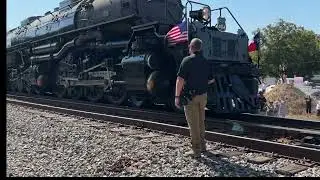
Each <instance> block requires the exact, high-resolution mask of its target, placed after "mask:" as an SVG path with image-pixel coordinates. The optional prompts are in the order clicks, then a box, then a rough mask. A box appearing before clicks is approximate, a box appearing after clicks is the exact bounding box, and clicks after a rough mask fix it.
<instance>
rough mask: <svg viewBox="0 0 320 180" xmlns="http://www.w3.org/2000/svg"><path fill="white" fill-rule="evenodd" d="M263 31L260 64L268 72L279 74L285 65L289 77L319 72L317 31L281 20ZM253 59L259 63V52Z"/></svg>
mask: <svg viewBox="0 0 320 180" xmlns="http://www.w3.org/2000/svg"><path fill="white" fill-rule="evenodd" d="M257 31H258V30H257ZM260 32H261V51H260V53H261V54H260V57H261V60H260V64H261V68H262V73H263V74H264V75H271V76H277V77H279V76H280V69H279V67H283V66H284V67H286V70H287V73H288V76H293V75H299V76H310V75H312V74H313V73H315V72H319V70H320V40H319V38H318V37H317V35H316V34H315V33H314V32H313V31H310V30H306V29H304V28H303V27H299V26H297V25H295V24H294V23H290V22H285V21H284V20H282V19H280V21H279V22H277V23H276V24H275V25H272V24H270V25H268V26H266V27H265V28H263V29H262V30H260ZM255 33H256V32H255ZM252 59H253V61H254V62H256V61H257V55H256V54H253V56H252Z"/></svg>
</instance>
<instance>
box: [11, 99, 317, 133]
mask: <svg viewBox="0 0 320 180" xmlns="http://www.w3.org/2000/svg"><path fill="white" fill-rule="evenodd" d="M7 97H10V98H14V99H19V100H23V101H29V102H36V103H44V104H48V103H50V105H53V106H60V107H61V106H63V107H64V108H71V109H78V110H90V111H94V112H99V113H108V114H113V115H121V116H129V115H130V116H131V117H134V118H143V119H153V120H158V121H160V122H161V121H163V119H166V121H172V122H176V123H183V124H186V122H185V117H184V115H182V114H178V113H171V112H163V111H159V110H157V111H156V110H150V109H148V110H145V109H144V110H142V109H137V108H131V107H123V106H120V107H119V106H113V105H107V104H98V103H91V102H86V101H85V102H83V101H70V100H66V99H58V98H52V97H43V96H39V97H36V96H22V95H21V96H20V95H13V94H7ZM82 107H83V108H82ZM208 114H209V116H208V117H207V118H206V120H207V121H206V122H209V123H211V122H218V123H225V124H231V125H233V124H234V123H237V124H240V125H242V126H243V127H246V128H250V127H259V128H260V129H274V130H278V131H283V130H286V131H288V132H290V131H291V132H292V133H297V132H301V133H304V134H309V135H313V134H315V135H319V133H320V131H317V130H318V129H319V127H320V121H304V120H301V121H299V120H291V119H284V118H282V119H281V118H280V119H279V118H278V119H277V118H274V117H270V119H268V117H261V116H253V115H247V114H245V115H238V116H234V115H211V114H210V113H208ZM236 117H239V118H238V119H237V118H236ZM245 117H246V118H245ZM252 117H254V118H252ZM259 117H261V119H259ZM179 125H180V124H179Z"/></svg>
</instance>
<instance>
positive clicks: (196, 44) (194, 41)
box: [190, 38, 202, 51]
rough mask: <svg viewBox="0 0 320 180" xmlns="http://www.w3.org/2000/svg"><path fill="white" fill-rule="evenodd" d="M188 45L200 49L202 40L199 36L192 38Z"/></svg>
mask: <svg viewBox="0 0 320 180" xmlns="http://www.w3.org/2000/svg"><path fill="white" fill-rule="evenodd" d="M190 46H192V47H193V48H194V50H196V51H201V49H202V41H201V39H199V38H193V39H192V40H191V42H190Z"/></svg>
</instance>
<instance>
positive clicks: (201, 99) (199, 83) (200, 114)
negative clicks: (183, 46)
mask: <svg viewBox="0 0 320 180" xmlns="http://www.w3.org/2000/svg"><path fill="white" fill-rule="evenodd" d="M201 49H202V41H201V40H200V39H198V38H195V39H192V41H191V42H190V45H189V53H190V56H187V57H185V58H184V59H183V60H182V62H181V65H180V68H179V72H178V77H177V82H176V94H175V95H176V97H175V105H176V106H177V107H178V108H180V106H181V104H180V97H181V94H182V91H184V92H188V93H190V94H191V99H190V101H189V102H188V103H187V104H184V111H185V116H186V119H187V122H188V125H189V128H190V136H191V145H192V151H190V152H188V153H186V155H193V157H195V158H198V157H200V156H201V152H205V151H206V143H205V140H204V139H205V125H204V120H205V107H206V105H207V89H208V84H212V83H214V82H215V80H214V78H213V77H212V74H211V72H210V65H209V63H208V62H207V60H206V59H205V58H204V57H203V56H202V54H201Z"/></svg>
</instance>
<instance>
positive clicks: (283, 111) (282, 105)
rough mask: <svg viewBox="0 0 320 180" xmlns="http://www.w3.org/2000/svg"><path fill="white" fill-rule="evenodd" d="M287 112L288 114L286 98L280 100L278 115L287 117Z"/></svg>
mask: <svg viewBox="0 0 320 180" xmlns="http://www.w3.org/2000/svg"><path fill="white" fill-rule="evenodd" d="M287 114H288V108H287V105H286V103H285V101H284V100H280V102H279V109H278V113H277V116H278V117H286V116H287Z"/></svg>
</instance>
